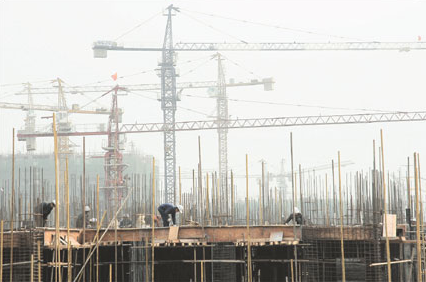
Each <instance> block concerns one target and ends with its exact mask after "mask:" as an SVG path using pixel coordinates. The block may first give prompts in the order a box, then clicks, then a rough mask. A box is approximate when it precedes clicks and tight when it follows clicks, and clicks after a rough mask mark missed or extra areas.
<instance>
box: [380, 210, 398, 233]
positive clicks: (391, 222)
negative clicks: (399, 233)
mask: <svg viewBox="0 0 426 282" xmlns="http://www.w3.org/2000/svg"><path fill="white" fill-rule="evenodd" d="M384 223H385V216H384V215H383V234H382V236H383V237H386V230H385V224H384ZM387 231H388V237H396V214H388V215H387Z"/></svg>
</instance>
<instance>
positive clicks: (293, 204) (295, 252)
mask: <svg viewBox="0 0 426 282" xmlns="http://www.w3.org/2000/svg"><path fill="white" fill-rule="evenodd" d="M290 157H291V187H292V189H291V192H292V206H293V240H296V206H295V204H296V187H295V184H294V167H293V132H290ZM294 259H295V264H294V265H295V272H296V274H297V273H298V271H297V268H298V265H297V247H296V245H294ZM297 280H298V279H297V275H296V282H297Z"/></svg>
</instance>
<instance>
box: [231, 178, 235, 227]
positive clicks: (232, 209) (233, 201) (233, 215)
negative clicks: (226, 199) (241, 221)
mask: <svg viewBox="0 0 426 282" xmlns="http://www.w3.org/2000/svg"><path fill="white" fill-rule="evenodd" d="M234 217H235V199H234V173H233V172H232V170H231V218H232V224H235V218H234Z"/></svg>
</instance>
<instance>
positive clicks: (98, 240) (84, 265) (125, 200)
mask: <svg viewBox="0 0 426 282" xmlns="http://www.w3.org/2000/svg"><path fill="white" fill-rule="evenodd" d="M133 188H134V187H133V186H132V187H131V189H130V191H129V193H128V194H127V196H126V198H125V199H124V201H123V202H122V204H121V205H120V208H119V209H118V210H117V212H116V213H115V214H114V216H113V218H112V219H111V221H110V222H109V224H108V226H107V228H106V229H105V230H104V233H103V234H102V236H101V237H100V238H99V239H97V236H98V233H99V230H98V231H97V232H98V233H97V234H96V235H95V239H94V241H93V243H94V242H95V241H96V244H95V249H94V250H91V251H90V252H89V256H88V257H87V259H86V260H85V262H84V264H83V266H82V267H81V269H80V271H79V272H78V273H77V275H76V277H75V278H74V280H73V282H76V281H79V280H80V278H81V273H82V272H83V270H84V268H85V267H86V265H87V262H88V261H89V259H90V258H91V257H92V255H93V253H94V252H95V250H97V249H98V248H99V243H100V242H101V241H102V239H103V238H104V237H105V235H106V234H107V232H108V230H109V228H110V227H111V224H112V223H113V222H115V220H116V218H117V215H118V213H119V212H120V211H121V209H122V208H123V206H124V205H125V204H126V203H127V200H128V199H129V197H130V195H131V194H132V192H133ZM105 214H106V211H104V215H103V216H102V220H101V225H102V221H103V218H104V217H105Z"/></svg>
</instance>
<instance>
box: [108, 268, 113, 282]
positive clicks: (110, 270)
mask: <svg viewBox="0 0 426 282" xmlns="http://www.w3.org/2000/svg"><path fill="white" fill-rule="evenodd" d="M109 282H112V264H110V265H109Z"/></svg>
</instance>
